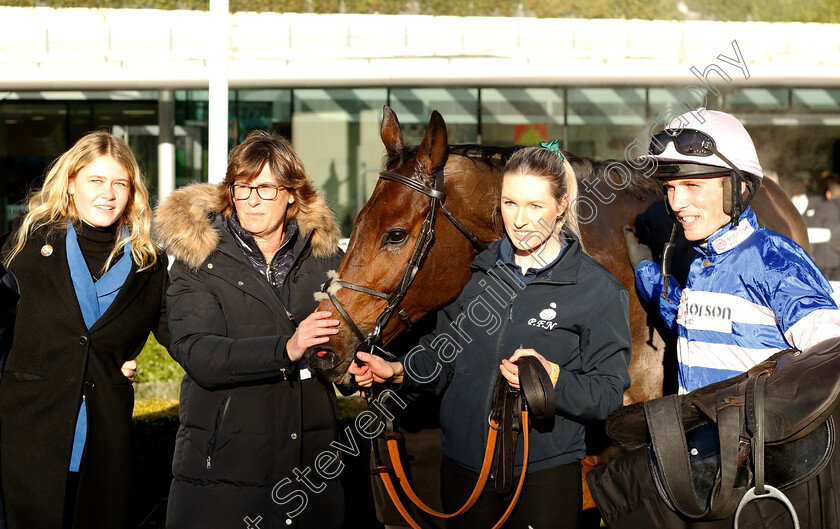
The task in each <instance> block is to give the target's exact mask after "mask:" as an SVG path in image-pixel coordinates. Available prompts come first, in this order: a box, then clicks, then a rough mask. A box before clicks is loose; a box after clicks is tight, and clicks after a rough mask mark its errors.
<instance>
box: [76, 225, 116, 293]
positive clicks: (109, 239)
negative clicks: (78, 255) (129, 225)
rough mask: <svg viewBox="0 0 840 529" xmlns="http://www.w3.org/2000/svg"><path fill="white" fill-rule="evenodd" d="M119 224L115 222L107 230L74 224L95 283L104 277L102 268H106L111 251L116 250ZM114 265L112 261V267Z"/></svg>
mask: <svg viewBox="0 0 840 529" xmlns="http://www.w3.org/2000/svg"><path fill="white" fill-rule="evenodd" d="M117 224H118V223H117V222H115V223H114V224H111V225H110V226H108V227H107V228H98V227H96V226H91V225H89V224H85V223H84V222H80V223H79V225H76V224H75V223H74V225H73V227H74V228H75V229H76V235H77V236H78V239H79V248H80V249H81V250H82V255H83V256H84V257H85V263H86V264H87V267H88V270H89V271H90V275H91V277H93V280H94V281H98V280H99V278H100V277H102V268H103V267H104V266H105V261H106V260H108V256H109V255H110V254H111V250H113V249H114V244H115V243H116V240H117ZM113 264H114V262H113V261H112V262H111V265H113Z"/></svg>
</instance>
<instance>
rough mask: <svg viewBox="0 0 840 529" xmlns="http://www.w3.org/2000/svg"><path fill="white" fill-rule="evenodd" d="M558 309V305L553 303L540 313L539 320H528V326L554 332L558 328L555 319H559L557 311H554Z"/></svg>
mask: <svg viewBox="0 0 840 529" xmlns="http://www.w3.org/2000/svg"><path fill="white" fill-rule="evenodd" d="M556 308H557V303H554V302H551V303H550V304H549V305H548V308H545V309H543V310H541V311H540V314H539V316H540V317H539V319H537V318H531V319H529V320H528V325H530V326H531V327H539V328H541V329H548V330H549V331H552V330H554V328H555V327H557V322H553V321H551V320H553V319H554V318H556V317H557V311H556V310H554V309H556Z"/></svg>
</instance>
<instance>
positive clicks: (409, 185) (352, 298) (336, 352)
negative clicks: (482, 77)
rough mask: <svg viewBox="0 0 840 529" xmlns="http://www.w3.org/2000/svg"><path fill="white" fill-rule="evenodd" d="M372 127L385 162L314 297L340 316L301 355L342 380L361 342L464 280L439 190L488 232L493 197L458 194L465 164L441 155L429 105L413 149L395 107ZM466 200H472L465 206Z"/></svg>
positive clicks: (445, 298) (393, 328) (467, 251)
mask: <svg viewBox="0 0 840 529" xmlns="http://www.w3.org/2000/svg"><path fill="white" fill-rule="evenodd" d="M381 137H382V142H383V143H384V144H385V149H386V151H387V159H388V161H387V166H386V171H383V173H381V178H380V180H379V181H378V183H377V185H376V187H375V188H374V190H373V194H372V195H371V197H370V199H369V200H368V202H367V204H366V205H365V206H364V208H362V211H361V212H360V213H359V216H358V217H357V218H356V222H355V224H354V226H353V233H352V235H351V237H350V242H349V244H348V247H347V252H346V254H345V255H344V259H343V260H342V263H341V266H340V267H339V269H338V272H337V274H336V275H335V276H334V277H333V278H332V279H331V280H330V283H329V284H328V285H327V292H328V294H326V293H325V294H323V296H324V298H326V299H322V301H321V304H320V305H319V307H318V310H329V311H331V312H332V314H333V318H336V319H338V320H339V321H340V322H341V324H340V325H339V333H338V334H337V335H335V336H333V337H331V339H330V341H329V342H328V343H326V344H323V345H320V346H318V347H313V348H310V349H309V350H308V351H307V352H306V354H305V356H304V360H305V361H306V362H307V364H309V366H310V367H311V368H312V369H313V370H315V371H316V372H317V373H319V374H320V375H321V376H322V377H324V378H326V379H327V380H332V381H338V380H341V378H342V377H343V376H344V374H345V373H346V371H347V368H348V367H349V365H350V362H351V361H353V359H354V357H355V352H356V350H357V349H358V348H359V346H360V345H362V344H363V343H365V342H368V343H367V344H369V342H371V341H373V340H375V339H377V338H381V339H382V341H383V343H388V342H389V341H390V340H391V339H392V338H393V337H395V336H396V335H397V334H398V333H399V332H401V331H402V330H403V329H405V328H406V326H407V325H408V322H409V321H411V322H414V321H417V320H418V319H419V318H420V317H422V316H423V315H424V314H426V313H428V312H429V311H431V310H434V309H436V308H438V307H440V306H442V305H443V304H445V303H447V302H449V301H451V300H452V299H454V297H455V296H457V294H458V293H459V292H460V290H461V288H462V287H463V285H464V284H465V283H466V281H467V280H468V278H469V266H467V264H468V263H469V261H470V259H472V257H473V255H474V250H473V246H472V244H471V243H470V242H469V241H468V240H467V239H466V238H465V237H464V236H463V235H462V234H461V233H459V232H458V231H457V229H456V228H455V227H454V226H453V225H452V223H451V222H449V221H447V220H446V219H442V218H441V217H443V215H442V214H440V211H441V207H440V204H441V203H442V202H443V201H444V200H445V203H446V205H447V206H448V207H449V208H451V209H452V211H454V212H455V215H456V216H458V217H459V218H460V219H461V220H462V221H463V222H464V223H465V224H466V225H467V226H469V227H471V228H472V229H473V230H476V234H477V235H479V236H483V237H484V240H492V239H493V237H492V236H489V237H488V235H487V231H488V230H487V228H486V227H485V224H486V222H485V219H484V218H482V217H489V215H490V213H491V212H492V201H491V205H490V208H489V209H488V207H487V202H488V200H486V199H485V197H483V193H484V192H485V191H486V192H489V193H490V194H491V195H492V194H493V193H495V196H496V198H495V200H496V201H497V200H498V198H497V197H498V186H497V185H493V184H486V183H485V185H484V187H485V188H486V189H482V192H480V193H476V194H475V196H473V197H465V196H463V195H465V194H466V195H468V194H469V192H470V191H473V190H472V189H471V188H469V186H467V187H466V188H465V187H464V185H463V181H464V177H462V176H459V175H458V173H464V172H465V169H464V168H463V167H462V165H463V163H464V161H463V160H458V161H452V160H450V161H449V163H447V162H448V160H449V145H448V142H447V133H446V124H445V123H444V121H443V118H442V117H441V115H440V114H439V113H438V112H437V111H435V112H433V113H432V117H431V119H430V121H429V125H428V127H427V129H426V134H425V137H424V138H423V141H422V142H421V144H420V146H419V147H417V148H416V149H411V148H406V147H405V145H404V142H403V135H402V130H401V129H400V124H399V121H398V120H397V116H396V114H395V113H394V111H393V110H391V109H390V108H388V107H385V109H384V117H383V120H382V128H381ZM453 158H455V157H453ZM444 169H445V171H444ZM473 185H475V184H473ZM443 193H446V197H445V198H444V195H443ZM466 198H469V200H466ZM482 199H484V200H482ZM474 200H477V201H478V204H479V206H477V207H474V208H467V205H468V204H470V203H471V202H472V201H474ZM467 210H469V211H467ZM474 210H478V211H479V213H476V212H475V211H474ZM431 227H434V228H435V229H434V231H431V230H430V228H431ZM432 243H434V244H432ZM415 274H416V275H415ZM409 287H410V288H409ZM327 296H329V298H328V297H327ZM390 316H393V317H390Z"/></svg>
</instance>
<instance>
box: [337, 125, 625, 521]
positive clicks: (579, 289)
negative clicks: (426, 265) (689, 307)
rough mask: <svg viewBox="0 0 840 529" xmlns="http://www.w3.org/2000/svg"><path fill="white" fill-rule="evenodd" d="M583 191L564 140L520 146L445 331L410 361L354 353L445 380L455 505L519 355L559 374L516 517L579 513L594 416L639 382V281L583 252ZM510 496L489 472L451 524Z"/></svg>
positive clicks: (447, 483)
mask: <svg viewBox="0 0 840 529" xmlns="http://www.w3.org/2000/svg"><path fill="white" fill-rule="evenodd" d="M576 197H577V181H576V180H575V175H574V172H573V171H572V168H571V166H570V165H569V163H568V162H567V161H565V157H564V156H563V154H562V153H561V152H560V151H559V149H558V145H557V141H556V140H555V141H553V142H551V143H544V144H543V146H542V147H528V148H525V149H522V150H520V151H517V152H516V153H514V154H513V155H512V156H511V158H510V159H509V161H508V162H507V164H506V166H505V172H504V178H503V181H502V193H501V201H500V205H499V206H500V208H501V216H502V219H503V220H504V227H505V234H506V236H505V237H503V238H502V240H500V241H498V242H496V243H493V244H491V245H490V247H489V248H488V249H487V250H485V251H484V252H482V253H481V254H479V255H478V256H477V257H476V258H475V260H474V261H473V263H472V269H473V276H472V278H471V279H470V281H469V283H467V285H466V286H465V287H464V290H463V291H462V292H461V295H460V296H459V297H458V299H457V300H455V301H454V302H453V303H451V304H450V305H449V306H447V307H446V308H445V309H444V310H443V311H441V312H440V313H439V315H438V321H437V328H436V329H435V331H434V332H433V333H431V334H429V335H427V336H425V337H423V338H421V339H420V344H419V346H418V347H416V348H414V349H412V350H411V352H409V354H408V355H406V357H405V358H404V359H403V361H401V362H388V361H386V360H384V359H382V358H381V357H377V356H373V355H370V354H367V353H362V352H360V353H357V358H358V359H359V360H361V361H362V362H364V364H365V365H363V366H362V367H358V366H356V365H355V364H351V366H350V373H352V374H354V375H355V377H356V382H357V383H358V384H359V385H360V386H362V387H369V386H370V385H371V384H372V382H379V383H383V382H390V383H395V384H401V385H402V387H404V388H407V389H409V390H426V391H433V392H435V393H441V392H443V391H444V390H445V393H444V395H443V400H442V402H441V408H440V409H441V411H440V423H441V432H442V439H441V451H442V452H443V456H444V457H443V462H442V464H441V480H440V481H441V498H442V500H443V508H444V511H445V512H453V511H455V510H457V509H458V508H459V507H460V506H461V505H463V504H464V503H465V502H466V500H467V498H468V497H469V496H470V494H471V492H472V490H473V487H474V486H475V483H476V482H477V481H478V474H479V470H480V468H481V464H482V461H481V460H482V456H483V451H484V445H485V442H486V437H487V417H488V415H489V413H490V403H491V400H492V392H493V386H494V382H495V381H496V379H497V378H498V377H499V375H500V374H501V376H503V377H504V378H505V380H506V381H507V383H508V384H509V385H510V386H511V387H513V388H515V389H519V377H518V367H517V364H516V361H517V360H518V359H519V358H520V357H522V356H533V357H535V358H536V359H537V360H539V362H540V363H541V364H542V365H543V367H544V368H545V371H546V372H547V373H548V374H549V378H550V380H551V383H552V384H553V385H554V394H555V402H556V409H555V410H554V414H553V416H552V417H551V418H549V419H544V420H542V421H534V429H533V431H531V439H530V457H529V462H528V470H527V474H526V479H525V484H524V488H523V491H522V495H521V496H520V498H519V501H518V502H517V505H516V508H515V509H514V510H513V513H512V515H511V517H510V518H509V519H508V520H507V523H506V524H505V525H504V527H511V528H513V527H516V528H519V527H530V526H532V527H552V528H569V529H576V528H577V527H580V523H581V517H580V513H581V501H582V491H581V465H580V460H581V459H583V457H584V456H585V452H586V450H585V445H584V426H583V425H584V423H585V422H586V421H597V420H604V419H605V418H606V416H607V414H608V413H609V412H610V411H612V410H613V409H615V408H617V407H618V406H619V405H620V404H621V402H622V395H623V393H624V391H625V390H626V389H627V388H628V387H629V385H630V376H629V374H628V370H627V366H628V364H629V363H630V324H629V321H628V294H627V291H626V290H625V289H624V287H622V286H621V284H620V283H619V282H618V280H616V279H615V278H614V277H613V276H612V274H610V272H609V271H607V269H606V268H604V267H603V266H601V265H600V264H598V263H597V262H595V261H594V260H593V259H592V258H590V257H589V256H588V255H586V253H584V252H583V249H582V247H581V242H580V239H579V238H578V234H577V224H578V223H577V218H576V215H575V203H576ZM453 329H457V332H453ZM453 352H454V353H455V354H453ZM444 358H446V359H449V361H443V360H442V359H444ZM522 463H523V446H522V441H521V440H520V441H519V444H518V446H517V447H516V456H515V458H514V465H513V472H514V474H516V475H518V474H521V472H522ZM492 481H493V480H491V482H492ZM508 503H509V498H507V497H504V496H503V495H500V494H497V492H496V490H495V487H494V485H493V484H492V483H491V484H489V485H488V486H487V488H486V489H485V490H484V492H483V493H482V495H481V497H480V498H479V499H478V501H477V503H476V504H475V505H474V506H473V507H472V508H471V509H470V510H469V511H467V513H466V514H464V515H463V516H458V517H455V518H451V519H448V520H447V522H446V527H447V528H448V529H452V528H463V529H474V528H476V527H491V526H493V524H494V523H496V521H497V520H499V519H500V518H501V517H502V514H503V513H504V511H505V509H506V508H507V505H508Z"/></svg>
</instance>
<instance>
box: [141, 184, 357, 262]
mask: <svg viewBox="0 0 840 529" xmlns="http://www.w3.org/2000/svg"><path fill="white" fill-rule="evenodd" d="M219 185H221V184H191V185H188V186H184V187H182V188H180V189H177V190H175V191H173V192H172V193H171V194H170V195H169V196H168V197H166V198H165V199H164V200H163V202H161V203H160V204H159V205H158V206H157V208H156V209H155V218H154V221H153V223H152V229H153V234H154V237H155V239H156V241H157V242H158V243H159V244H160V245H161V246H163V248H164V249H165V250H166V251H167V253H169V255H172V256H174V257H175V258H176V259H178V260H180V261H183V262H184V263H185V264H187V265H188V266H189V267H191V268H193V269H197V268H198V267H199V266H201V263H203V262H204V261H205V260H206V259H207V258H208V257H209V256H210V254H211V253H213V252H214V251H215V250H216V248H217V247H218V245H219V233H218V231H216V229H215V228H214V227H213V225H212V214H213V213H219V212H220V211H221V210H222V206H223V204H222V203H221V202H220V199H219V196H220V194H219ZM298 211H299V213H298V215H297V217H296V220H297V222H298V229H300V234H301V235H302V236H303V237H309V236H310V233H311V245H312V255H313V256H314V257H317V258H325V257H332V256H334V255H336V254H337V253H338V251H339V249H338V239H339V238H340V237H341V229H340V228H339V227H338V221H337V219H336V216H335V213H334V212H333V211H332V210H331V209H330V207H329V206H328V205H327V201H326V200H325V199H324V197H322V196H321V195H320V194H319V195H317V197H316V199H315V200H314V201H313V202H312V203H311V204H307V206H306V207H305V208H304V207H302V205H301V207H300V208H299V209H298Z"/></svg>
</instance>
